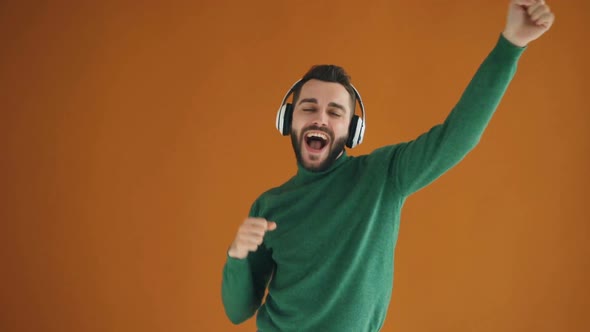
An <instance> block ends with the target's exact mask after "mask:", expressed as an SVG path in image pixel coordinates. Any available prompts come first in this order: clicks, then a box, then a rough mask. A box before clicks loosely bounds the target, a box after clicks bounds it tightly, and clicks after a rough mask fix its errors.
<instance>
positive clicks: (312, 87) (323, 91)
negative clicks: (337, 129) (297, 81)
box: [299, 79, 350, 109]
mask: <svg viewBox="0 0 590 332" xmlns="http://www.w3.org/2000/svg"><path fill="white" fill-rule="evenodd" d="M306 98H315V99H317V101H318V103H320V104H324V103H325V104H327V103H330V102H335V103H338V104H341V105H343V106H345V107H346V108H347V109H348V108H349V104H350V94H349V93H348V91H346V89H345V88H344V86H342V84H340V83H335V82H324V81H320V80H315V79H312V80H309V81H307V82H305V84H303V86H302V87H301V92H300V93H299V100H302V99H306Z"/></svg>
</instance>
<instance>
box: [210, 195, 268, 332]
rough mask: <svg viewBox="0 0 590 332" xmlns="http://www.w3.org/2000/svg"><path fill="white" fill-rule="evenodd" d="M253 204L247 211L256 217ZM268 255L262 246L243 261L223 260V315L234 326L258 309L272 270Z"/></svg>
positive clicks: (228, 258)
mask: <svg viewBox="0 0 590 332" xmlns="http://www.w3.org/2000/svg"><path fill="white" fill-rule="evenodd" d="M255 206H256V203H255V204H254V205H253V206H252V209H251V210H250V216H251V217H252V216H256V214H255V211H254V210H255ZM274 266H275V264H274V262H273V261H272V258H271V252H270V251H269V250H268V249H267V248H266V247H265V245H264V243H263V244H262V245H260V246H259V247H258V250H256V251H255V252H250V253H249V254H248V257H246V258H244V259H237V258H232V257H230V256H229V255H227V257H226V262H225V265H224V267H223V276H222V286H221V298H222V301H223V306H224V308H225V313H226V315H227V317H228V318H229V320H230V321H231V322H232V323H234V324H239V323H242V322H244V321H246V320H247V319H248V318H250V317H252V316H253V315H254V313H255V312H256V310H258V308H259V307H260V305H261V303H262V299H263V297H264V293H265V290H266V286H267V284H268V281H269V280H270V277H271V275H272V272H273V270H274Z"/></svg>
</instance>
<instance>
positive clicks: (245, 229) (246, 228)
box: [240, 224, 266, 236]
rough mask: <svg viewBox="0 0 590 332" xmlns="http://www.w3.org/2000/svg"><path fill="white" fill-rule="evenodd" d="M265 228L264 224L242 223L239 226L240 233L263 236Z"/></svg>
mask: <svg viewBox="0 0 590 332" xmlns="http://www.w3.org/2000/svg"><path fill="white" fill-rule="evenodd" d="M265 231H266V228H265V226H264V225H252V224H244V225H242V226H241V227H240V233H243V234H256V235H258V236H264V232H265Z"/></svg>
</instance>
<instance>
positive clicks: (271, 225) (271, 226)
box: [266, 221, 277, 231]
mask: <svg viewBox="0 0 590 332" xmlns="http://www.w3.org/2000/svg"><path fill="white" fill-rule="evenodd" d="M275 229H277V223H276V222H274V221H269V222H268V223H267V224H266V230H267V231H274V230H275Z"/></svg>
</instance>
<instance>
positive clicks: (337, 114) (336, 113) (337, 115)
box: [330, 112, 342, 118]
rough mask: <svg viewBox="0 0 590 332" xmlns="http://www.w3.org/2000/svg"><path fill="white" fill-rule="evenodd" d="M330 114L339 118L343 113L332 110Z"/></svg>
mask: <svg viewBox="0 0 590 332" xmlns="http://www.w3.org/2000/svg"><path fill="white" fill-rule="evenodd" d="M330 115H331V116H333V117H336V118H339V117H341V116H342V114H340V113H339V112H330Z"/></svg>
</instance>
